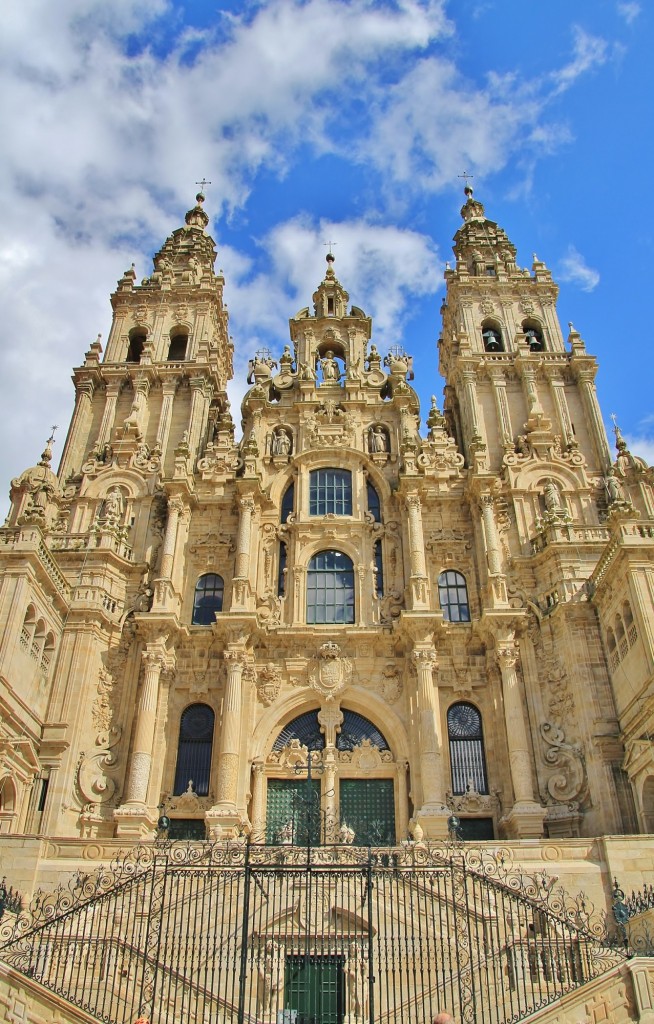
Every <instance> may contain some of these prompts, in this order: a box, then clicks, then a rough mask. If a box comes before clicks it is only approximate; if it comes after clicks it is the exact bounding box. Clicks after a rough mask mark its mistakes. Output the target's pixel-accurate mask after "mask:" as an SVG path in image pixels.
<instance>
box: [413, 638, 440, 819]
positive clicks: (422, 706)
mask: <svg viewBox="0 0 654 1024" xmlns="http://www.w3.org/2000/svg"><path fill="white" fill-rule="evenodd" d="M412 658H413V663H414V665H415V668H416V673H417V676H418V687H417V710H418V733H419V744H420V752H419V758H420V778H421V781H422V806H421V809H420V811H419V816H420V824H421V826H422V828H423V830H424V833H425V835H426V836H427V838H438V837H440V836H443V835H445V834H446V831H447V825H446V819H447V815H448V810H447V807H446V806H445V780H444V773H443V737H442V730H441V723H440V709H439V700H438V693H437V691H436V690H435V689H434V669H435V668H436V664H437V663H436V652H435V651H434V650H433V648H430V647H423V648H415V649H414V651H413V654H412Z"/></svg>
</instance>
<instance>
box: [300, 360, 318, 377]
mask: <svg viewBox="0 0 654 1024" xmlns="http://www.w3.org/2000/svg"><path fill="white" fill-rule="evenodd" d="M299 377H300V380H315V379H316V371H315V370H314V369H313V367H312V366H310V365H309V363H300V372H299Z"/></svg>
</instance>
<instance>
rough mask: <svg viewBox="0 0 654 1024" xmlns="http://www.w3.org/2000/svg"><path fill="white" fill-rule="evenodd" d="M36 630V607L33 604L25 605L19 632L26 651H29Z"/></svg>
mask: <svg viewBox="0 0 654 1024" xmlns="http://www.w3.org/2000/svg"><path fill="white" fill-rule="evenodd" d="M35 630H36V609H35V607H34V605H33V604H29V605H28V606H27V611H26V612H25V618H24V620H23V628H22V630H21V633H20V642H21V644H22V646H23V647H24V648H25V650H26V651H29V650H30V649H31V647H32V639H33V637H34V632H35Z"/></svg>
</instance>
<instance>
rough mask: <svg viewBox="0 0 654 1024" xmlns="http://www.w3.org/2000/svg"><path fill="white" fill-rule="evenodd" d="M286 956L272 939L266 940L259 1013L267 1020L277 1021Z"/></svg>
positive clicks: (260, 967) (261, 964)
mask: <svg viewBox="0 0 654 1024" xmlns="http://www.w3.org/2000/svg"><path fill="white" fill-rule="evenodd" d="M283 968H284V958H283V957H282V955H281V952H280V948H279V946H278V944H277V943H276V942H273V940H272V939H268V941H267V942H266V949H265V955H264V958H263V961H262V962H261V963H260V964H259V1013H260V1015H261V1018H262V1019H263V1020H265V1021H275V1020H276V1017H277V1010H278V1008H279V1003H280V994H281V992H282V989H283V987H284V969H283Z"/></svg>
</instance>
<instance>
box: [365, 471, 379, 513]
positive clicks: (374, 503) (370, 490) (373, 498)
mask: <svg viewBox="0 0 654 1024" xmlns="http://www.w3.org/2000/svg"><path fill="white" fill-rule="evenodd" d="M366 493H367V495H368V511H369V512H370V515H371V516H372V518H373V519H374V520H375V522H376V523H381V502H380V500H379V494H378V493H377V491H376V489H375V487H374V486H373V484H371V483H370V481H369V480H368V483H367V484H366Z"/></svg>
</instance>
